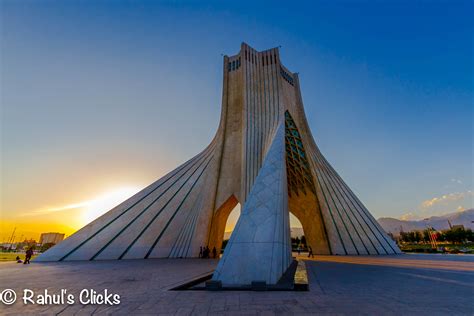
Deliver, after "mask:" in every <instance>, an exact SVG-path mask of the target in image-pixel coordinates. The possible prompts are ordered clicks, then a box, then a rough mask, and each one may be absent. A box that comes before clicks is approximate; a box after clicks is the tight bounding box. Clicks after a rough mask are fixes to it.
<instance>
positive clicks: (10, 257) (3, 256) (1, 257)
mask: <svg viewBox="0 0 474 316" xmlns="http://www.w3.org/2000/svg"><path fill="white" fill-rule="evenodd" d="M16 256H19V257H20V259H21V260H22V261H24V260H25V254H24V253H19V252H0V262H1V261H16ZM36 256H37V255H33V256H32V257H31V260H33V259H34V258H35V257H36Z"/></svg>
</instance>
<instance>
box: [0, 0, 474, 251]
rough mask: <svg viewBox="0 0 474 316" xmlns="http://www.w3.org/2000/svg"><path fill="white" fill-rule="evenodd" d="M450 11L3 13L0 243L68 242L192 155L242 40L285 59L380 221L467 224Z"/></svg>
mask: <svg viewBox="0 0 474 316" xmlns="http://www.w3.org/2000/svg"><path fill="white" fill-rule="evenodd" d="M228 3H229V4H230V2H228ZM267 3H268V2H267ZM416 3H418V4H416ZM428 3H430V5H427V4H428ZM454 3H455V4H453V3H451V2H444V1H439V2H437V1H432V2H416V1H393V2H390V1H388V2H366V1H364V2H358V1H325V2H307V3H306V4H301V5H299V6H292V7H285V6H284V5H287V6H288V5H289V4H290V2H288V1H286V2H281V4H279V3H277V2H275V3H272V4H271V5H264V4H263V3H260V4H258V3H255V2H253V1H252V2H245V1H239V2H232V6H229V5H224V4H223V3H220V2H217V1H216V2H210V3H207V4H202V3H201V2H188V4H180V5H178V4H177V2H174V1H172V2H160V3H157V2H152V1H121V2H120V1H115V2H108V1H100V2H93V1H41V2H40V1H13V0H9V1H2V2H1V42H0V45H1V46H0V49H1V56H0V58H1V64H0V66H1V69H0V73H1V81H0V88H1V90H0V95H1V121H0V124H1V173H0V178H1V197H0V198H1V205H0V206H1V208H0V212H1V224H2V225H1V227H0V242H3V241H4V240H6V239H8V238H9V235H10V234H11V232H12V230H13V228H14V227H17V232H16V235H17V240H18V239H19V238H20V237H21V236H23V238H26V237H28V238H30V237H33V238H38V237H39V233H40V232H47V231H60V232H64V233H66V234H68V235H69V234H71V233H72V232H74V231H75V230H77V229H78V228H80V227H82V226H83V225H85V224H86V223H88V222H89V221H91V220H92V219H94V218H95V217H96V216H98V215H100V214H102V213H103V212H105V211H107V210H108V209H110V208H111V207H113V206H115V205H116V204H117V203H119V202H121V201H122V200H124V199H126V198H127V197H129V196H130V195H132V194H133V193H135V192H137V191H138V190H140V189H141V188H143V187H144V186H146V185H147V184H149V183H151V182H153V181H154V180H156V179H158V178H159V177H160V176H162V175H164V174H165V173H166V172H168V171H170V170H172V169H173V168H174V167H176V166H177V165H178V164H180V163H182V162H184V161H186V160H187V159H189V158H191V157H192V156H193V155H194V154H196V153H198V152H199V151H200V150H201V149H202V148H203V147H204V146H206V145H207V144H208V143H209V141H210V140H211V139H212V137H213V135H214V133H215V131H216V130H217V124H218V120H219V116H220V103H221V91H222V72H221V69H222V55H221V54H228V55H233V54H235V53H237V52H238V50H239V48H240V43H241V42H242V41H245V42H247V43H248V44H249V45H251V46H253V47H255V48H256V49H258V50H263V49H267V48H271V47H275V46H279V45H281V55H282V56H281V58H282V61H283V63H284V64H285V66H287V67H288V68H289V69H290V70H292V71H294V72H298V73H299V76H300V81H301V91H302V94H303V100H304V104H305V108H306V115H307V118H308V121H309V124H310V127H311V129H312V131H313V134H314V136H315V138H316V142H317V143H318V145H319V146H320V148H321V150H322V152H323V153H324V154H325V156H326V158H327V159H328V160H329V161H330V162H331V164H332V165H333V166H334V168H335V169H336V170H337V171H338V172H339V173H340V175H341V176H342V177H343V179H345V181H346V182H347V183H348V184H349V186H350V187H351V188H352V189H353V190H354V191H355V192H356V194H357V195H358V196H359V197H360V198H361V200H362V201H363V202H364V203H365V204H366V206H367V207H368V209H369V210H370V211H371V212H372V214H373V215H374V216H375V217H376V218H379V217H384V216H390V217H396V218H404V219H419V218H424V217H427V216H430V215H437V214H444V213H450V212H456V211H460V210H463V209H467V208H471V207H473V197H474V193H473V183H472V181H473V176H474V174H473V98H474V88H473V57H472V56H473V46H472V45H473V43H472V41H473V39H472V34H473V31H474V27H473V20H472V12H473V3H472V2H471V1H465V2H463V1H455V2H454ZM233 221H235V217H234V218H233Z"/></svg>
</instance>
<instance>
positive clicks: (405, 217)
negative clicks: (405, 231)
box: [399, 212, 421, 221]
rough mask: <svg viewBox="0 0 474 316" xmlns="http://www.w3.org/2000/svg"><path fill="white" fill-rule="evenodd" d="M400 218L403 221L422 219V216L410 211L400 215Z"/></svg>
mask: <svg viewBox="0 0 474 316" xmlns="http://www.w3.org/2000/svg"><path fill="white" fill-rule="evenodd" d="M399 219H401V220H402V221H416V220H419V219H421V217H420V216H418V215H416V214H413V213H412V212H408V213H406V214H403V215H402V216H400V217H399Z"/></svg>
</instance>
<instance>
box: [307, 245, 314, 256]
mask: <svg viewBox="0 0 474 316" xmlns="http://www.w3.org/2000/svg"><path fill="white" fill-rule="evenodd" d="M309 257H311V258H314V255H313V248H311V246H308V258H309Z"/></svg>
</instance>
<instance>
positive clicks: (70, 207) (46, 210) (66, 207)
mask: <svg viewBox="0 0 474 316" xmlns="http://www.w3.org/2000/svg"><path fill="white" fill-rule="evenodd" d="M91 204H92V201H83V202H78V203H73V204H67V205H63V206H56V207H45V208H42V209H39V210H35V211H31V212H26V213H24V214H22V215H21V216H22V217H23V216H35V215H47V214H51V213H56V212H63V211H68V210H74V209H80V208H84V207H87V206H90V205H91Z"/></svg>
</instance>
